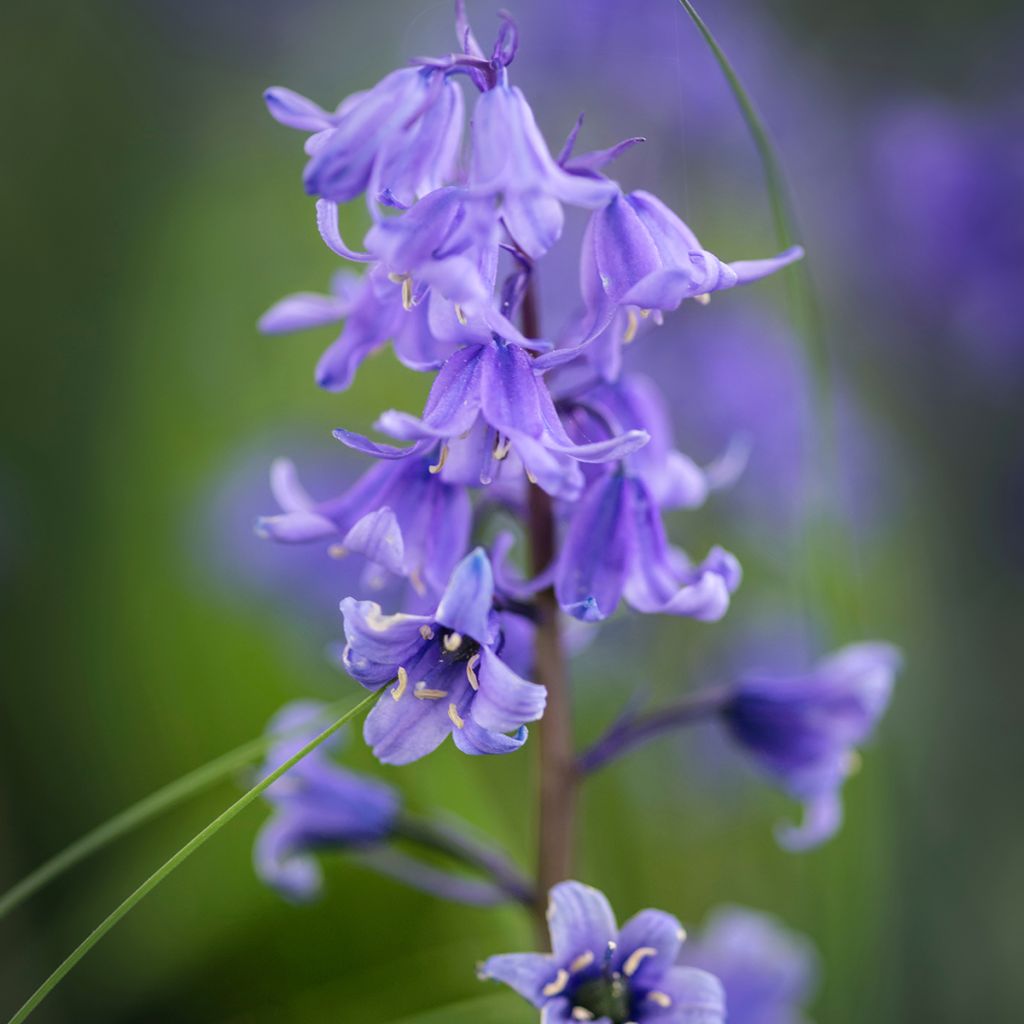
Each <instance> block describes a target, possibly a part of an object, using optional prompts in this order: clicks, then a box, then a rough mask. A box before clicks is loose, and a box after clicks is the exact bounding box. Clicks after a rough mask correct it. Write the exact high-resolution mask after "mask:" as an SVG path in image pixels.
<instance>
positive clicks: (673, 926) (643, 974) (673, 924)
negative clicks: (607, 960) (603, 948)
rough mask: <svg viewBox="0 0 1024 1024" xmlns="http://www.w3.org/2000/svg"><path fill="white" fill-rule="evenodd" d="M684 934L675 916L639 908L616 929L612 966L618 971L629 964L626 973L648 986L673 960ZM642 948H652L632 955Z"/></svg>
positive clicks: (637, 982)
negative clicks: (616, 942) (638, 911)
mask: <svg viewBox="0 0 1024 1024" xmlns="http://www.w3.org/2000/svg"><path fill="white" fill-rule="evenodd" d="M684 938H685V932H684V931H683V927H682V925H681V924H680V923H679V920H678V918H675V917H673V916H672V915H671V914H666V913H665V912H664V911H662V910H641V911H640V913H639V914H635V915H634V916H633V917H631V918H630V919H629V920H628V921H627V922H626V923H625V924H624V925H623V926H622V929H621V931H620V932H619V938H618V946H617V947H616V950H615V957H614V960H613V963H614V965H615V969H616V970H620V971H621V970H622V969H623V967H624V966H627V965H628V966H631V967H632V968H633V969H632V970H631V971H630V974H629V976H630V977H631V978H633V979H634V980H635V982H636V984H638V985H640V986H647V987H650V984H651V983H652V982H653V981H655V980H656V979H659V978H660V977H661V975H662V974H663V973H664V972H665V971H666V970H668V968H669V967H671V966H672V965H673V964H674V963H675V962H676V957H677V956H678V955H679V950H680V948H681V947H682V944H683V939H684ZM641 949H643V950H653V951H654V952H653V953H647V954H646V955H644V956H634V954H636V953H637V951H638V950H641ZM631 957H632V958H633V960H632V961H631V959H630V958H631ZM655 987H656V986H655Z"/></svg>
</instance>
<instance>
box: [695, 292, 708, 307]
mask: <svg viewBox="0 0 1024 1024" xmlns="http://www.w3.org/2000/svg"><path fill="white" fill-rule="evenodd" d="M693 298H694V300H695V301H696V302H699V303H700V304H701V305H702V306H706V305H708V304H709V303H710V302H711V296H710V295H708V294H707V292H705V293H704V294H703V295H694V297H693Z"/></svg>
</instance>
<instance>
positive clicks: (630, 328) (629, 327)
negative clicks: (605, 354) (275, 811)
mask: <svg viewBox="0 0 1024 1024" xmlns="http://www.w3.org/2000/svg"><path fill="white" fill-rule="evenodd" d="M639 326H640V320H639V319H638V318H637V315H636V310H635V309H631V310H630V311H629V312H628V313H627V314H626V330H625V331H624V332H623V334H622V342H623V344H625V345H628V344H629V343H630V342H631V341H632V340H633V339H634V338H635V337H636V332H637V328H638V327H639Z"/></svg>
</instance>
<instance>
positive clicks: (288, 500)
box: [270, 459, 316, 512]
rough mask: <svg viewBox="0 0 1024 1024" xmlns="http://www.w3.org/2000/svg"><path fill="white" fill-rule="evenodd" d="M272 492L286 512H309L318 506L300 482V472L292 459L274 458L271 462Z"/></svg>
mask: <svg viewBox="0 0 1024 1024" xmlns="http://www.w3.org/2000/svg"><path fill="white" fill-rule="evenodd" d="M270 492H271V494H273V495H274V500H275V501H276V502H277V503H278V505H280V506H281V508H282V509H283V510H284V511H285V512H308V511H311V510H312V509H313V508H314V507H315V506H316V502H315V501H314V500H313V499H312V498H311V497H310V495H309V492H308V491H307V490H306V489H305V488H304V487H303V486H302V484H301V483H299V473H298V470H297V469H296V467H295V463H294V462H292V460H291V459H274V461H273V462H272V463H271V464H270Z"/></svg>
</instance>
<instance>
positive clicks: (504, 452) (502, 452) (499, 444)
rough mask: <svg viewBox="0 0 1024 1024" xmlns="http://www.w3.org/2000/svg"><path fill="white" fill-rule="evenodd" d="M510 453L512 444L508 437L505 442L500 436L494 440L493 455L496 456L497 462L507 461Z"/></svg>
mask: <svg viewBox="0 0 1024 1024" xmlns="http://www.w3.org/2000/svg"><path fill="white" fill-rule="evenodd" d="M510 451H512V442H511V441H510V440H509V439H508V438H507V437H506V438H505V440H504V441H503V440H502V439H501V437H500V436H499V437H496V438H495V439H494V448H493V449H492V451H491V455H493V456H494V459H495V461H497V462H501V461H502V460H503V459H507V458H508V453H509V452H510Z"/></svg>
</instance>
